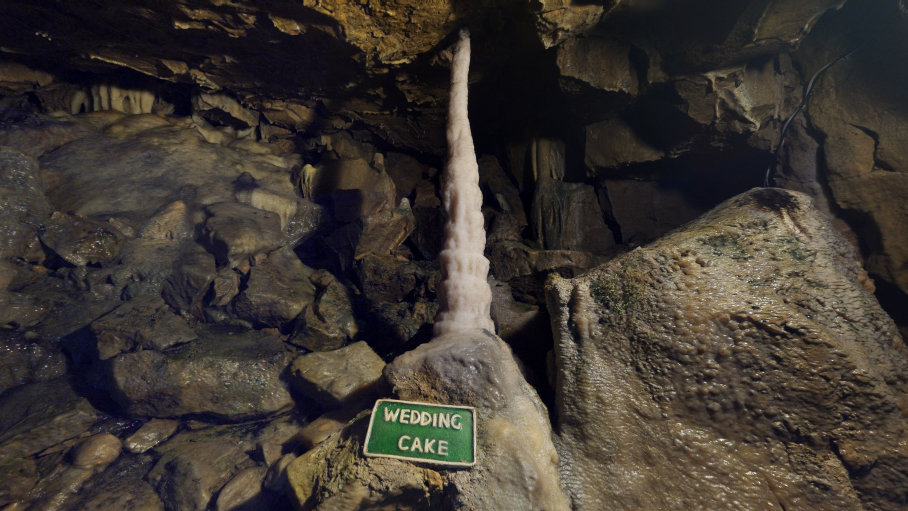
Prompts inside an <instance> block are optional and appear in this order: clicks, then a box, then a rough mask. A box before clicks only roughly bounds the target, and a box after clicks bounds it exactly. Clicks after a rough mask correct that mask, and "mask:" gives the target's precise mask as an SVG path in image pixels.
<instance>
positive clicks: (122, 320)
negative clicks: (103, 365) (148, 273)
mask: <svg viewBox="0 0 908 511" xmlns="http://www.w3.org/2000/svg"><path fill="white" fill-rule="evenodd" d="M91 330H92V333H94V334H95V340H96V346H97V351H98V358H99V359H100V360H107V359H109V358H111V357H114V356H116V355H119V354H120V353H123V352H129V351H134V350H137V349H138V350H158V351H161V350H164V349H167V348H169V347H171V346H175V345H178V344H185V343H187V342H189V341H192V340H193V339H196V338H197V337H198V336H197V335H196V334H195V332H193V331H192V329H191V328H189V324H188V323H186V321H185V320H184V319H183V318H181V317H180V316H177V315H176V314H174V313H173V312H171V310H170V308H169V307H167V304H165V303H164V300H163V299H162V298H161V297H160V296H158V295H143V296H139V297H136V298H133V299H132V300H130V301H128V302H126V303H124V304H123V305H121V306H119V307H117V308H116V309H114V310H112V311H111V312H109V313H108V314H105V315H104V316H102V317H100V318H98V319H97V320H95V321H94V322H92V324H91Z"/></svg>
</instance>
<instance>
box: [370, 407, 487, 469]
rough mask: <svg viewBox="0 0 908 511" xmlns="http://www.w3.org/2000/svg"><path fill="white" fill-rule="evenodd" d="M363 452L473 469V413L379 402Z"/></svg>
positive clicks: (460, 408)
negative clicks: (471, 467)
mask: <svg viewBox="0 0 908 511" xmlns="http://www.w3.org/2000/svg"><path fill="white" fill-rule="evenodd" d="M363 453H365V455H366V456H383V457H386V458H401V459H408V460H418V461H425V462H430V463H438V464H443V465H458V466H462V467H463V466H466V467H468V466H472V465H473V464H474V463H476V412H475V410H474V409H473V408H471V407H469V406H448V405H434V404H428V403H414V402H411V401H398V400H396V399H379V400H378V401H377V402H376V403H375V408H373V409H372V418H370V419H369V432H368V433H366V445H365V446H364V447H363Z"/></svg>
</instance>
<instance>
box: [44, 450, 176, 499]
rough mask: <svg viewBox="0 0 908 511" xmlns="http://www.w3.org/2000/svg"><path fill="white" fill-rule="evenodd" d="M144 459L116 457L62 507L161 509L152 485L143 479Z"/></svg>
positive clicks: (146, 467) (145, 465) (146, 463)
mask: <svg viewBox="0 0 908 511" xmlns="http://www.w3.org/2000/svg"><path fill="white" fill-rule="evenodd" d="M148 468H149V465H148V462H147V461H145V460H141V459H140V460H135V459H132V458H125V457H124V458H120V459H118V460H117V461H115V462H114V463H113V464H112V465H111V466H110V467H108V469H107V470H105V471H104V472H102V473H100V474H98V475H96V476H95V477H93V478H92V479H91V480H90V482H89V484H86V485H84V486H83V488H82V489H81V491H80V492H79V493H78V494H76V495H73V496H72V497H70V498H69V499H68V501H67V503H66V505H64V506H63V508H62V509H63V511H105V510H111V509H117V510H122V511H164V504H163V503H162V502H161V499H160V498H158V495H157V494H156V493H155V491H154V488H152V487H151V485H150V484H148V483H147V482H146V481H144V480H143V478H144V476H145V473H146V472H147V471H148Z"/></svg>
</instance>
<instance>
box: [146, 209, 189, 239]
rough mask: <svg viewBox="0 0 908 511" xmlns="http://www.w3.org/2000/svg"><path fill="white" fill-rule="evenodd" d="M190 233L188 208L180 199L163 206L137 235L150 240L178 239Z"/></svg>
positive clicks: (187, 236)
mask: <svg viewBox="0 0 908 511" xmlns="http://www.w3.org/2000/svg"><path fill="white" fill-rule="evenodd" d="M192 234H193V232H192V225H191V223H190V218H189V210H188V208H187V206H186V203H185V202H183V201H181V200H176V201H173V202H171V203H170V204H168V205H167V206H164V208H163V209H161V210H160V211H158V212H157V213H155V215H154V216H152V217H151V218H150V219H149V220H148V222H146V223H145V225H143V226H142V229H141V230H140V231H139V237H141V238H144V239H151V240H180V239H186V238H189V237H190V236H192Z"/></svg>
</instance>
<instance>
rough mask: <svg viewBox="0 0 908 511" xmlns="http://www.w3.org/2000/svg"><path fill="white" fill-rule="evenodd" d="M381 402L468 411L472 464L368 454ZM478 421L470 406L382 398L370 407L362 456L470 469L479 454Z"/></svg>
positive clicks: (395, 455) (473, 409)
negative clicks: (471, 429)
mask: <svg viewBox="0 0 908 511" xmlns="http://www.w3.org/2000/svg"><path fill="white" fill-rule="evenodd" d="M383 402H391V403H405V404H408V405H422V406H441V407H447V408H461V409H467V410H470V413H472V414H473V421H472V422H473V461H472V462H464V461H440V460H432V459H426V458H417V457H414V456H404V455H398V454H384V453H373V452H369V450H368V448H369V439H370V438H372V424H373V422H374V421H375V415H376V413H375V412H376V411H377V410H378V405H380V404H381V403H383ZM478 419H479V417H478V416H477V414H476V408H475V407H472V406H461V405H445V404H441V403H427V402H424V401H422V402H421V401H405V400H403V399H384V398H383V399H377V400H376V401H375V405H374V406H372V414H371V416H370V417H369V429H367V430H366V440H365V442H363V455H365V456H369V457H375V458H393V459H397V460H412V461H418V462H421V463H432V464H436V465H450V466H456V467H472V466H473V465H475V464H476V459H477V458H478V457H479V452H478V451H477V450H476V423H477V422H479V420H478Z"/></svg>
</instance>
